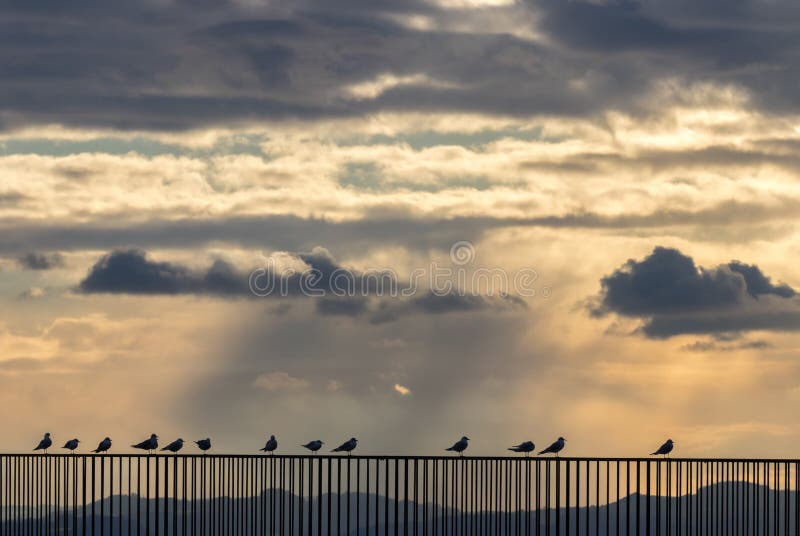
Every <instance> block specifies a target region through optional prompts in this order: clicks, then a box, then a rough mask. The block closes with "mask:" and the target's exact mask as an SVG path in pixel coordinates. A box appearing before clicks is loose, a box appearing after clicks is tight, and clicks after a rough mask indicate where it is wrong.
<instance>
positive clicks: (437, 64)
mask: <svg viewBox="0 0 800 536" xmlns="http://www.w3.org/2000/svg"><path fill="white" fill-rule="evenodd" d="M26 4H30V5H26ZM697 4H698V5H699V6H700V7H698V6H696V5H690V4H686V3H677V4H676V5H675V6H672V5H670V3H668V2H663V1H656V0H652V1H649V2H641V3H635V2H606V3H604V4H603V3H597V2H593V3H589V2H579V1H576V2H563V1H557V0H530V1H529V2H528V3H527V6H528V7H527V8H526V7H524V5H523V4H519V5H516V6H513V7H505V8H498V9H504V10H516V13H517V14H519V15H520V16H518V17H516V19H517V20H518V21H519V22H520V24H522V23H524V22H523V21H525V20H530V21H534V20H539V21H541V27H539V28H531V29H532V30H534V31H536V32H544V34H545V35H546V36H547V37H548V41H547V42H544V41H542V42H541V43H540V42H535V41H532V40H526V39H521V38H518V37H513V36H511V35H502V34H478V33H468V32H451V31H446V30H442V29H438V28H441V26H438V25H436V24H434V25H433V27H432V28H433V29H428V30H419V29H412V28H410V27H407V26H404V25H402V24H399V23H398V22H397V18H396V17H403V16H411V15H416V16H419V15H423V16H426V17H429V18H430V20H432V21H441V22H447V21H448V20H450V18H451V17H453V16H454V15H453V14H451V13H450V12H448V11H447V10H442V9H438V8H436V7H435V5H434V4H433V3H431V2H422V1H411V2H404V1H402V2H401V1H399V0H398V1H395V0H391V1H389V0H382V1H366V0H349V1H345V2H336V3H330V2H322V1H318V0H306V1H304V2H272V3H269V4H265V5H263V6H260V7H253V6H250V7H244V6H240V5H237V4H236V3H233V2H188V1H178V2H171V3H167V4H164V5H162V6H160V7H156V6H155V4H154V3H150V2H141V1H139V2H136V1H134V2H127V3H125V5H124V6H121V7H119V6H114V9H111V8H110V4H107V3H103V2H94V1H81V2H69V3H64V2H46V3H44V5H46V6H49V7H48V8H47V9H45V8H43V7H42V3H40V2H28V3H19V2H15V3H13V4H9V3H5V4H4V5H3V7H2V8H0V42H1V43H2V44H3V47H2V48H0V76H2V77H3V80H4V84H3V86H2V88H0V103H3V104H2V105H0V111H1V112H2V117H3V120H2V121H3V125H5V128H9V127H13V126H15V125H30V124H33V123H38V124H52V123H62V124H67V125H76V126H104V127H115V128H120V129H137V128H144V129H158V130H179V129H186V128H192V127H199V126H203V125H211V124H236V123H238V122H246V121H258V120H269V119H284V118H300V119H317V118H324V117H345V116H358V115H363V114H367V113H371V112H375V111H386V110H397V111H409V110H411V111H427V110H432V111H448V110H449V111H469V112H482V113H489V114H505V115H535V114H547V115H553V114H557V115H589V114H594V113H597V112H602V111H605V110H609V109H623V110H626V111H629V112H634V113H636V112H640V111H644V110H648V109H653V107H654V106H656V103H653V102H651V101H650V99H649V90H650V88H651V87H652V83H653V82H654V81H658V80H660V79H663V78H670V79H680V80H685V81H688V82H693V81H710V82H721V83H726V84H727V83H731V84H734V85H738V86H740V87H743V88H745V89H748V90H750V91H751V92H752V94H753V96H754V99H755V101H756V102H758V103H760V105H761V106H762V107H764V108H770V109H788V110H796V109H797V103H796V99H795V98H794V88H795V87H796V85H797V80H798V67H797V65H798V62H797V59H798V51H800V34H799V33H798V32H797V29H798V28H797V26H798V21H800V17H798V9H797V8H796V7H793V5H792V4H793V3H791V2H788V1H787V0H784V1H778V2H770V3H768V4H766V3H765V4H762V3H761V2H756V1H755V0H754V1H753V2H743V3H740V4H739V7H738V8H737V9H731V8H725V9H720V8H719V6H718V5H717V4H718V3H717V2H708V1H706V2H698V3H697ZM703 6H705V7H707V9H705V8H704V7H703ZM709 6H711V7H709ZM118 7H119V8H118ZM526 9H529V11H530V13H529V14H528V16H527V17H526V16H524V12H525V10H526ZM491 14H492V10H475V12H474V13H471V12H470V11H469V10H461V11H459V12H458V16H459V17H462V18H463V20H468V21H469V20H471V21H473V23H475V25H477V24H479V23H480V21H481V17H489V16H491ZM530 24H534V23H533V22H531V23H530ZM385 73H392V74H395V75H398V76H403V75H412V74H413V75H418V74H422V75H427V76H428V77H430V78H432V79H435V80H437V81H439V82H442V83H444V85H442V84H440V85H427V84H422V83H417V84H411V85H408V86H402V87H396V88H393V89H390V90H388V91H386V92H385V93H383V94H382V95H380V96H379V97H378V98H377V99H375V100H371V99H364V100H357V99H356V100H353V99H347V98H345V96H344V93H343V89H344V88H346V87H348V86H350V85H352V84H355V83H359V82H364V81H368V80H372V79H374V78H376V77H377V76H380V75H382V74H385ZM576 80H579V81H582V82H583V86H582V89H581V90H580V91H576V90H575V89H574V82H575V81H576Z"/></svg>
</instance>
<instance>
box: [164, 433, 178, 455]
mask: <svg viewBox="0 0 800 536" xmlns="http://www.w3.org/2000/svg"><path fill="white" fill-rule="evenodd" d="M182 448H183V439H181V438H180V437H179V438H178V439H176V440H175V441H173V442H172V443H170V444H169V445H167V446H166V447H164V448H163V449H161V450H168V451H170V452H172V453H175V452H178V451H179V450H181V449H182Z"/></svg>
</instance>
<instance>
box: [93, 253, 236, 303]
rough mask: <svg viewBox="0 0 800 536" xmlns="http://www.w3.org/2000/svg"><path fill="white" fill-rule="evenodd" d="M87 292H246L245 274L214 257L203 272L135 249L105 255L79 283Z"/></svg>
mask: <svg viewBox="0 0 800 536" xmlns="http://www.w3.org/2000/svg"><path fill="white" fill-rule="evenodd" d="M78 288H79V290H80V291H81V292H83V293H86V294H92V293H120V294H220V295H231V294H233V295H246V294H249V288H248V286H247V277H246V276H244V275H243V274H239V273H237V272H236V270H235V269H234V268H233V267H232V266H231V265H230V264H228V263H227V262H225V261H222V260H217V261H215V262H214V264H213V265H212V266H211V267H210V268H208V269H207V270H204V271H194V270H191V269H189V268H187V267H185V266H182V265H179V264H174V263H170V262H164V261H153V260H150V259H148V258H147V254H146V253H145V252H144V251H142V250H138V249H127V250H115V251H112V252H111V253H109V254H107V255H104V256H103V257H102V258H101V259H100V260H98V261H97V263H96V264H95V265H94V266H93V267H92V268H91V270H90V271H89V274H88V275H87V276H86V278H85V279H83V281H81V282H80V284H79V286H78Z"/></svg>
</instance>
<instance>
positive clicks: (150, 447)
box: [131, 434, 158, 454]
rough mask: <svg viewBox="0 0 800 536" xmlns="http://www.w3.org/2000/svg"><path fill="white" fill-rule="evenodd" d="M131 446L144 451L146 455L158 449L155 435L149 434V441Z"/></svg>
mask: <svg viewBox="0 0 800 536" xmlns="http://www.w3.org/2000/svg"><path fill="white" fill-rule="evenodd" d="M131 446H132V447H133V448H135V449H141V450H146V451H147V453H148V454H151V453H152V452H153V451H154V450H156V449H157V448H158V436H157V435H156V434H150V439H145V440H144V441H142V442H141V443H137V444H135V445H131Z"/></svg>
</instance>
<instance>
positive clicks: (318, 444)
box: [301, 439, 325, 454]
mask: <svg viewBox="0 0 800 536" xmlns="http://www.w3.org/2000/svg"><path fill="white" fill-rule="evenodd" d="M324 444H325V442H324V441H321V440H319V439H315V440H314V441H309V442H308V443H306V444H305V445H301V446H302V447H304V448H307V449H308V450H310V451H311V452H313V453H314V454H316V453H317V451H318V450H319V449H321V448H322V445H324Z"/></svg>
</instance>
